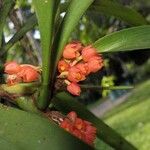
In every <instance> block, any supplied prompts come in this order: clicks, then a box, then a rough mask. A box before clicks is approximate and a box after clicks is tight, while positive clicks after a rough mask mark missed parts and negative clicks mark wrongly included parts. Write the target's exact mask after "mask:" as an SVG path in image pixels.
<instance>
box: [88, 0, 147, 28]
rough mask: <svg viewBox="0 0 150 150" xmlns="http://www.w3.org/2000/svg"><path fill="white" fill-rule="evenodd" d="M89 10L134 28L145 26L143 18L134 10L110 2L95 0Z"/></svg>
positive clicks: (107, 0)
mask: <svg viewBox="0 0 150 150" xmlns="http://www.w3.org/2000/svg"><path fill="white" fill-rule="evenodd" d="M90 10H91V11H96V12H100V13H103V14H106V15H111V16H114V17H116V18H118V19H121V20H123V21H126V22H127V23H129V24H131V25H135V26H138V25H145V24H147V21H146V20H145V18H144V17H143V16H142V15H141V14H140V13H138V12H137V11H136V10H134V9H132V8H129V7H126V6H123V5H121V4H119V3H117V2H112V1H110V0H105V1H99V0H95V1H94V3H93V4H92V5H91V7H90Z"/></svg>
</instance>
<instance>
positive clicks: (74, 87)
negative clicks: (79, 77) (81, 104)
mask: <svg viewBox="0 0 150 150" xmlns="http://www.w3.org/2000/svg"><path fill="white" fill-rule="evenodd" d="M67 91H68V92H69V93H71V94H72V95H76V96H79V95H80V93H81V88H80V86H79V85H78V84H77V83H73V82H72V83H70V84H69V85H67Z"/></svg>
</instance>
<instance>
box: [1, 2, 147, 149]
mask: <svg viewBox="0 0 150 150" xmlns="http://www.w3.org/2000/svg"><path fill="white" fill-rule="evenodd" d="M15 2H16V1H12V0H3V1H2V5H1V10H0V13H1V15H0V20H1V22H0V47H1V48H0V50H1V51H0V56H4V55H6V53H7V52H8V51H9V49H10V48H11V47H12V46H13V45H14V44H15V43H16V42H18V40H19V39H21V38H22V37H23V36H24V35H25V34H26V33H27V32H28V31H29V30H31V29H33V28H34V27H35V25H37V26H38V28H39V31H40V35H41V39H40V42H41V48H42V66H40V65H39V66H34V65H33V64H19V63H18V62H17V61H15V60H14V61H11V62H4V64H3V65H2V67H3V74H5V75H6V78H5V81H4V83H2V84H0V96H1V97H2V98H4V99H6V100H8V101H9V102H11V103H13V104H14V105H15V106H16V107H17V108H19V109H16V108H15V107H9V106H5V105H3V104H0V116H1V117H0V125H1V129H0V130H1V132H0V142H1V143H2V145H1V147H2V148H3V149H8V147H9V146H11V147H12V149H15V150H16V149H32V150H37V149H39V150H41V149H53V150H55V149H57V150H66V149H72V150H77V149H82V150H92V149H95V146H94V141H95V139H96V137H97V138H100V139H101V140H103V141H104V142H105V143H107V144H108V145H110V146H111V147H113V148H115V149H119V150H136V149H137V148H135V147H134V146H133V145H132V144H131V143H129V142H128V141H127V140H126V139H124V138H123V137H122V136H121V135H119V134H118V133H117V132H116V131H114V130H113V129H112V128H110V127H109V126H107V125H106V124H105V123H104V122H103V121H102V120H100V119H99V118H97V117H96V116H94V115H93V114H92V113H91V112H90V111H88V110H87V109H86V107H85V106H84V105H82V104H80V103H79V102H78V101H77V100H76V99H77V98H78V96H79V95H80V94H81V93H82V88H83V87H84V88H85V89H86V88H89V87H91V88H93V89H103V88H104V89H107V90H111V89H114V90H115V88H116V89H130V88H131V87H126V86H120V87H115V86H107V87H101V86H93V85H92V86H90V85H88V87H86V85H80V83H81V81H83V80H86V77H87V76H88V75H89V74H94V73H96V72H97V71H101V70H102V68H103V67H105V66H104V56H103V53H111V52H119V51H129V50H138V49H148V48H150V42H149V39H150V26H149V25H148V22H147V21H146V20H145V18H144V17H143V16H142V15H140V14H139V13H138V12H136V11H135V10H133V9H132V8H128V7H125V6H122V5H121V4H119V3H117V2H112V1H111V0H105V1H99V0H82V1H78V0H69V1H65V2H64V3H62V1H60V0H55V1H54V0H38V1H37V0H33V1H32V6H33V9H34V11H35V12H34V13H35V14H36V15H35V14H34V15H32V16H31V17H29V19H27V20H26V22H25V23H24V25H23V26H22V27H21V28H20V29H19V30H18V31H17V32H16V33H15V34H14V36H13V37H12V38H11V39H10V40H9V41H8V42H7V43H4V44H3V42H2V41H3V28H4V25H5V22H6V17H9V12H11V10H12V9H14V6H15ZM0 4H1V3H0ZM16 11H17V10H16ZM87 11H88V12H91V11H94V12H96V13H99V12H100V13H101V12H102V13H104V14H107V15H110V16H115V17H116V18H118V19H121V20H123V21H125V22H127V23H128V24H129V25H131V26H136V27H130V28H127V29H123V30H121V31H117V32H114V33H112V34H109V35H106V36H104V37H102V38H100V39H98V40H97V41H96V42H94V43H89V44H87V45H84V44H82V43H81V42H80V41H76V40H71V41H70V36H71V33H72V32H73V31H74V29H75V27H76V25H77V24H78V22H79V20H80V18H81V17H82V16H83V15H86V12H87ZM62 12H64V13H65V16H64V17H61V15H60V14H61V13H62ZM58 82H59V86H58ZM60 84H61V86H60ZM62 87H63V88H62ZM54 108H55V111H54ZM21 109H22V110H24V111H22V110H21ZM56 110H57V111H56ZM66 131H67V132H66Z"/></svg>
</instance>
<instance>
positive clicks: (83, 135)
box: [60, 111, 96, 145]
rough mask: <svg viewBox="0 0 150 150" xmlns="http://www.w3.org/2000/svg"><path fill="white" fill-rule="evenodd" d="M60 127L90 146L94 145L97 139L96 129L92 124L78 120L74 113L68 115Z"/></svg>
mask: <svg viewBox="0 0 150 150" xmlns="http://www.w3.org/2000/svg"><path fill="white" fill-rule="evenodd" d="M60 127H62V128H64V129H65V130H66V131H68V132H70V133H71V134H73V135H74V136H76V137H78V138H79V139H81V140H83V141H84V142H86V143H87V144H89V145H93V143H94V140H95V138H96V128H95V127H94V126H92V124H91V123H90V122H88V121H86V120H83V119H81V118H78V117H77V114H76V112H74V111H72V112H70V113H69V114H68V115H67V117H66V118H65V119H64V120H63V121H62V122H61V124H60Z"/></svg>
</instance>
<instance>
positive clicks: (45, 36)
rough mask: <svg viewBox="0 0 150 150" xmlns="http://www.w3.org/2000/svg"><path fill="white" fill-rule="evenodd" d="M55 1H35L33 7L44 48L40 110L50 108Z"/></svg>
mask: <svg viewBox="0 0 150 150" xmlns="http://www.w3.org/2000/svg"><path fill="white" fill-rule="evenodd" d="M55 2H56V1H53V0H45V1H44V0H38V1H37V0H33V5H34V7H35V11H36V14H37V18H38V23H39V30H40V34H41V46H42V79H43V81H42V88H41V91H40V95H39V98H38V100H37V105H38V107H39V108H40V109H45V108H46V107H47V106H48V103H49V102H48V101H49V97H50V91H49V81H50V72H51V59H50V58H51V44H52V33H53V22H54V11H55V10H54V6H55Z"/></svg>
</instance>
